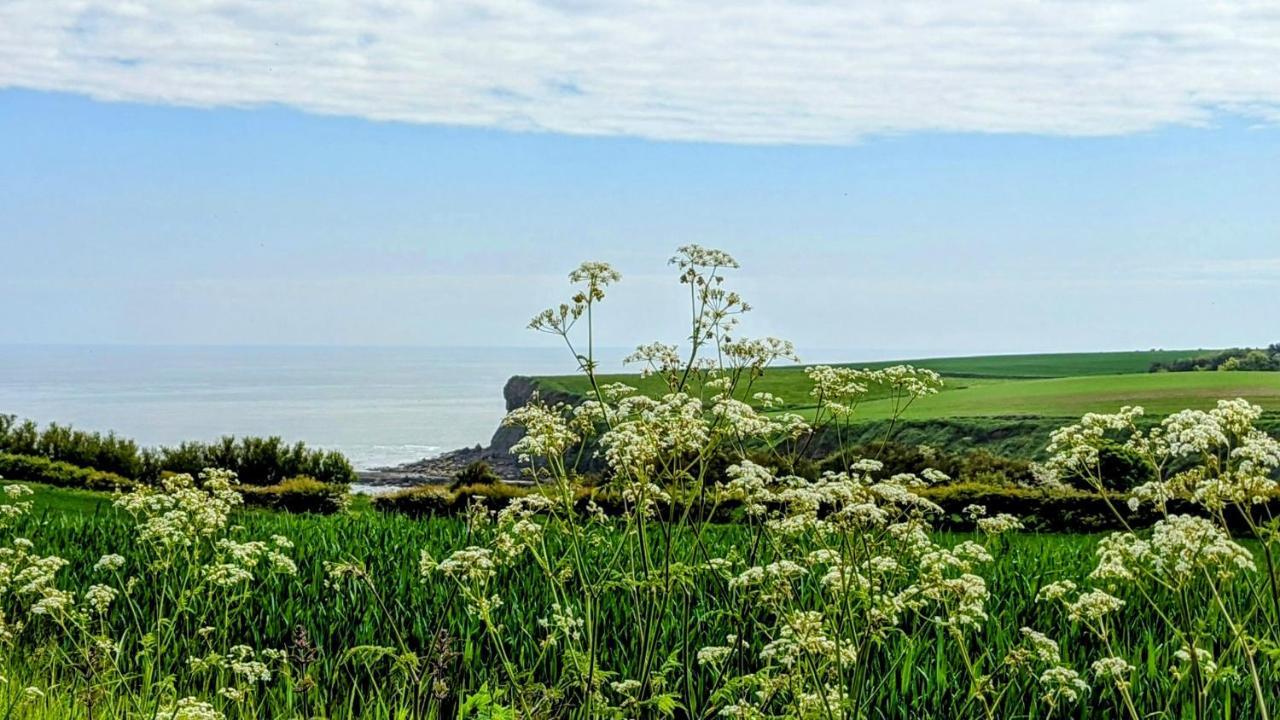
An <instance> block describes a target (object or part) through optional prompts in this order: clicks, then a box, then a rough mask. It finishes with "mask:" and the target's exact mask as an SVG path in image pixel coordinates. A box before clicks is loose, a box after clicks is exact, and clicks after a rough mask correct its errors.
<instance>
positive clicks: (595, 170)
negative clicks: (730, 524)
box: [0, 0, 1280, 358]
mask: <svg viewBox="0 0 1280 720" xmlns="http://www.w3.org/2000/svg"><path fill="white" fill-rule="evenodd" d="M295 7H297V8H301V7H302V5H301V4H283V3H281V4H269V5H263V4H260V3H249V2H240V1H238V0H224V1H221V2H182V3H177V2H129V3H104V2H95V1H92V0H88V1H77V2H61V1H59V0H42V1H39V2H25V1H22V0H19V1H16V2H13V1H11V2H7V3H3V4H0V218H3V220H2V221H0V317H3V318H4V321H3V322H0V344H6V343H7V344H12V343H20V344H40V343H77V344H97V343H113V344H205V345H224V344H225V345H239V344H298V345H535V344H545V343H546V342H547V339H546V338H543V337H540V336H537V335H535V334H532V333H529V332H528V331H526V330H524V329H523V328H524V325H525V323H526V322H527V320H528V318H529V317H530V316H532V315H533V314H534V313H535V312H536V311H537V310H539V309H541V308H542V307H544V306H547V305H551V304H555V303H558V302H560V301H561V300H562V299H563V297H565V296H566V295H567V293H568V287H567V283H566V275H567V273H568V272H569V270H570V269H572V268H573V267H574V266H575V265H576V264H577V263H578V262H580V261H583V260H604V261H608V262H611V263H613V264H614V265H615V266H617V267H618V269H619V270H621V272H622V273H623V275H624V279H623V282H622V283H621V284H619V285H618V286H617V287H616V288H613V289H612V290H611V292H610V295H609V297H608V298H607V300H606V301H605V306H604V308H603V310H602V313H601V318H600V322H601V324H602V330H601V334H600V341H601V343H602V344H609V345H619V346H626V345H634V344H638V343H641V342H648V341H651V340H655V339H660V340H666V341H678V340H679V339H680V337H681V334H682V328H683V322H684V320H683V315H682V313H684V312H686V309H685V305H686V303H685V301H684V296H683V295H682V292H681V287H680V286H679V285H678V283H676V282H675V280H674V277H673V275H674V274H673V272H672V270H671V268H669V267H668V266H667V265H666V259H667V258H668V257H669V256H670V255H671V254H672V252H673V251H674V249H675V248H676V247H677V246H679V245H683V244H687V243H699V244H703V245H708V246H713V247H718V248H722V249H725V250H727V251H729V252H731V253H732V254H733V255H735V256H736V257H737V258H738V260H739V261H740V262H741V264H742V268H741V270H739V271H736V272H735V273H733V274H732V276H731V277H730V282H731V283H733V284H734V285H735V287H737V288H738V289H740V290H741V292H742V293H743V294H744V295H745V296H746V297H747V299H748V300H749V301H750V302H751V303H752V304H753V305H754V306H755V307H756V310H755V311H754V312H753V313H752V314H751V317H750V318H749V320H748V321H747V322H746V323H744V328H743V331H744V333H746V334H749V335H766V334H767V335H777V336H780V337H786V338H789V339H792V340H795V341H796V342H797V344H798V345H799V347H800V349H801V351H802V353H801V354H802V357H803V356H804V351H805V350H806V349H830V348H840V349H845V350H847V351H848V352H849V353H853V354H857V353H862V354H863V356H865V357H868V358H870V357H872V356H877V357H882V356H892V355H895V354H900V355H903V356H925V355H947V354H977V353H987V352H1033V351H1058V350H1061V351H1068V350H1109V349H1138V348H1149V347H1166V348H1184V347H1222V346H1228V345H1257V344H1266V343H1270V342H1275V341H1278V340H1280V329H1278V328H1277V326H1276V325H1275V323H1274V322H1273V320H1274V318H1275V317H1277V316H1280V201H1277V198H1280V74H1277V73H1275V72H1274V68H1276V67H1280V7H1277V6H1276V5H1275V4H1274V3H1249V2H1240V3H1222V4H1210V3H1201V2H1194V3H1180V2H1144V3H1133V4H1130V3H1096V2H1090V1H1088V0H1084V1H1077V2H1071V3H1055V2H1044V3H1023V2H974V3H963V4H956V3H951V2H909V3H904V2H891V3H890V2H886V3H881V2H865V3H856V4H852V3H826V2H818V1H812V2H764V1H763V0H761V1H759V2H756V1H754V0H744V1H743V2H738V3H733V4H732V5H728V4H718V3H702V2H687V1H686V2H672V3H666V2H649V3H642V4H640V3H621V2H609V3H604V2H595V1H594V0H556V1H554V2H550V1H546V2H506V3H498V2H485V3H470V2H451V3H431V2H408V1H407V0H403V1H402V0H379V1H377V2H373V1H361V2H341V3H340V2H332V3H325V2H321V3H314V4H307V10H306V12H305V13H304V12H302V11H300V10H297V9H294V8H295Z"/></svg>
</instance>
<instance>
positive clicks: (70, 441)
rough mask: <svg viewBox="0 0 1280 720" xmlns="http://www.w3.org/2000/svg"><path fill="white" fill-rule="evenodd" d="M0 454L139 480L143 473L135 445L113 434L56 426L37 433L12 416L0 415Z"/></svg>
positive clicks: (141, 462) (31, 423)
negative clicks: (50, 461)
mask: <svg viewBox="0 0 1280 720" xmlns="http://www.w3.org/2000/svg"><path fill="white" fill-rule="evenodd" d="M0 452H7V453H11V454H14V455H30V456H35V457H42V458H46V459H48V460H56V461H61V462H67V463H71V464H72V465H79V466H80V467H86V468H94V469H97V470H102V471H105V472H110V473H115V474H117V475H123V476H125V477H130V478H137V477H139V476H141V475H142V474H143V472H144V469H145V462H144V459H143V457H142V453H140V452H139V450H138V445H137V443H135V442H134V441H132V440H129V439H126V438H121V437H117V436H116V434H115V433H106V434H102V433H96V432H85V431H82V430H76V429H75V428H72V427H71V426H69V425H59V424H57V423H49V425H48V426H47V427H46V428H45V429H44V430H40V429H39V427H38V426H37V425H36V424H35V423H34V422H32V421H31V420H24V421H22V422H18V419H17V418H16V417H15V416H13V415H0Z"/></svg>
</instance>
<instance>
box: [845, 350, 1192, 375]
mask: <svg viewBox="0 0 1280 720" xmlns="http://www.w3.org/2000/svg"><path fill="white" fill-rule="evenodd" d="M1212 352H1215V351H1213V350H1137V351H1132V352H1096V353H1041V354H1035V355H980V356H974V357H948V358H918V359H915V360H894V361H890V362H876V363H852V365H853V366H856V367H870V368H881V367H889V366H890V365H900V364H907V365H915V366H917V367H926V368H929V369H931V370H935V371H937V372H939V373H942V374H943V375H949V376H953V377H961V376H968V377H988V378H1023V379H1025V378H1055V377H1075V376H1080V375H1126V374H1130V373H1146V372H1148V371H1149V370H1150V368H1151V364H1152V363H1155V362H1169V361H1171V360H1179V359H1182V358H1189V357H1197V356H1199V355H1204V354H1207V353H1212Z"/></svg>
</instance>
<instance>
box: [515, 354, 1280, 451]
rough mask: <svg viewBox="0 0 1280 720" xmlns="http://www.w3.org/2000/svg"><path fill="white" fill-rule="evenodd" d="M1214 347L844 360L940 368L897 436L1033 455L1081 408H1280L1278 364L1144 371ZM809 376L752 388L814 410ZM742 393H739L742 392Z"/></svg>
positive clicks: (794, 370) (553, 388) (773, 374)
mask: <svg viewBox="0 0 1280 720" xmlns="http://www.w3.org/2000/svg"><path fill="white" fill-rule="evenodd" d="M1212 352H1215V351H1213V350H1159V351H1145V352H1142V351H1139V352H1107V353H1059V354H1041V355H988V356H979V357H955V358H924V359H918V360H904V361H897V362H877V363H849V364H848V365H849V366H851V367H870V368H877V367H886V366H889V365H895V364H899V363H908V364H911V365H916V366H918V367H925V368H930V369H933V370H936V371H938V372H939V373H941V374H942V375H943V378H944V382H945V386H944V388H943V390H942V392H940V393H939V394H937V395H933V396H929V397H925V398H921V399H920V400H918V401H916V403H915V404H914V405H912V406H911V407H910V408H909V409H908V410H907V412H906V414H905V415H904V420H905V422H904V423H901V424H900V425H899V428H898V429H899V431H900V433H901V439H902V441H904V442H912V443H915V442H929V443H931V444H937V445H940V446H944V447H951V448H953V449H959V448H975V447H987V448H989V449H991V450H993V451H997V452H1002V453H1006V454H1011V455H1017V456H1027V457H1030V456H1034V455H1036V454H1037V453H1038V452H1039V451H1040V450H1041V449H1042V448H1043V446H1044V442H1045V440H1047V438H1048V434H1049V432H1050V431H1051V430H1052V429H1053V428H1055V427H1058V426H1060V425H1062V424H1065V423H1067V422H1069V421H1070V420H1071V419H1072V418H1078V417H1079V416H1081V415H1083V414H1084V413H1087V412H1112V411H1115V410H1118V409H1119V408H1120V407H1122V406H1124V405H1141V406H1143V407H1144V408H1145V409H1146V410H1147V414H1148V415H1149V416H1153V417H1155V416H1161V415H1167V414H1169V413H1171V412H1176V411H1178V410H1182V409H1184V408H1200V409H1207V408H1211V407H1213V405H1214V403H1215V401H1217V400H1218V399H1222V398H1236V397H1243V398H1246V399H1248V400H1250V401H1252V402H1254V403H1256V404H1258V405H1261V406H1262V407H1263V408H1264V409H1266V410H1267V411H1269V412H1268V423H1269V424H1270V425H1274V424H1275V423H1274V422H1272V420H1274V419H1275V418H1277V417H1278V415H1277V413H1280V373H1274V372H1186V373H1150V372H1148V369H1149V368H1150V366H1151V364H1152V363H1153V362H1157V361H1160V362H1168V361H1170V360H1176V359H1179V358H1187V357H1195V356H1199V355H1202V354H1207V353H1212ZM602 379H603V381H605V382H625V383H627V384H630V385H635V386H637V387H639V388H640V390H641V391H642V392H644V393H646V394H649V395H654V396H657V395H660V394H662V393H663V392H665V385H664V384H663V383H662V381H661V380H659V379H658V378H646V379H641V378H640V377H639V376H638V375H609V376H605V377H603V378H602ZM531 386H532V387H536V388H537V389H539V390H541V391H542V392H543V393H544V394H548V395H551V396H555V397H560V398H564V397H568V398H573V397H581V396H583V395H585V394H586V393H587V392H589V389H590V388H589V386H588V384H587V381H586V379H585V378H584V377H580V376H556V377H541V378H534V379H533V381H532V383H531ZM810 389H811V383H810V382H809V379H808V377H807V376H806V375H805V374H804V368H803V367H779V368H773V369H770V370H769V371H767V372H766V374H765V376H764V377H763V378H761V379H760V380H759V381H757V383H756V385H755V386H754V387H753V388H751V392H758V391H765V392H769V393H772V394H774V395H776V396H778V397H780V398H782V399H783V400H784V401H785V407H784V409H785V410H791V411H796V412H799V413H801V414H803V415H811V413H812V410H813V401H812V398H811V397H810V395H809V392H810ZM743 395H744V398H743V399H746V398H745V395H746V393H743ZM890 412H891V408H890V406H889V403H888V402H887V401H884V400H875V399H869V400H867V401H865V402H864V403H862V405H860V406H859V408H858V414H857V419H858V421H860V422H864V423H865V424H866V431H867V433H868V437H872V436H874V435H875V434H876V433H881V432H883V431H882V430H879V429H877V426H879V425H881V424H882V423H881V421H883V420H884V419H885V418H887V417H889V416H890Z"/></svg>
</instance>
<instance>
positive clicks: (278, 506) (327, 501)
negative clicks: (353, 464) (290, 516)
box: [240, 476, 349, 515]
mask: <svg viewBox="0 0 1280 720" xmlns="http://www.w3.org/2000/svg"><path fill="white" fill-rule="evenodd" d="M240 491H241V493H242V494H243V495H244V503H245V505H248V506H250V507H261V508H267V509H270V510H281V511H284V512H291V513H318V514H321V515H329V514H332V513H336V512H341V511H342V510H343V509H345V508H346V506H347V500H348V498H349V495H348V487H347V486H346V485H342V484H337V483H324V482H320V481H319V480H316V479H315V478H313V477H307V476H299V477H295V478H290V479H288V480H285V481H284V482H281V483H277V484H275V485H246V486H242V487H241V488H240Z"/></svg>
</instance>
